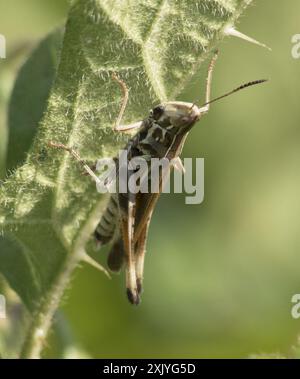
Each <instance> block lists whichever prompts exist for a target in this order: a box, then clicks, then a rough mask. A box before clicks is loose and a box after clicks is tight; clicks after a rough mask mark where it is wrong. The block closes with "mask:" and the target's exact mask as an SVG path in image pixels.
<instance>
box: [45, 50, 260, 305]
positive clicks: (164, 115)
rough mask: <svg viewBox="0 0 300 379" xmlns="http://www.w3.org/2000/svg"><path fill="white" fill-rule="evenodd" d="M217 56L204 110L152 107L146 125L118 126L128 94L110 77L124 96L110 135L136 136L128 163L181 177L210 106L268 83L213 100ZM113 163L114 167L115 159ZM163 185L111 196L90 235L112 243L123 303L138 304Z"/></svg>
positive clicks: (112, 265) (178, 104)
mask: <svg viewBox="0 0 300 379" xmlns="http://www.w3.org/2000/svg"><path fill="white" fill-rule="evenodd" d="M217 55H218V53H217V52H215V54H214V55H213V58H212V60H211V62H210V64H209V67H208V73H207V78H206V94H205V103H204V104H202V105H201V106H198V105H196V104H195V103H189V102H182V101H169V102H165V103H162V104H159V105H157V106H155V107H154V108H153V109H152V110H151V111H150V114H149V115H148V117H146V118H145V119H144V120H142V121H138V122H135V123H132V124H130V125H121V120H122V117H123V114H124V112H125V109H126V105H127V101H128V88H127V86H126V84H125V83H124V82H123V81H122V80H121V79H120V78H119V77H117V76H116V75H115V74H113V79H114V80H115V81H116V82H117V83H118V84H119V85H120V87H121V90H122V92H123V101H122V105H121V109H120V112H119V115H118V117H117V120H116V125H115V127H114V130H115V131H116V132H127V131H129V130H137V133H136V134H135V135H134V136H133V137H132V138H131V139H130V140H129V142H128V143H127V145H126V146H125V151H126V152H127V159H128V160H130V159H132V158H134V157H139V156H141V157H146V158H147V159H148V160H150V159H151V158H167V159H168V161H169V162H170V166H172V167H174V168H176V169H178V170H182V171H183V170H184V168H183V165H182V162H181V160H180V154H181V151H182V148H183V145H184V143H185V140H186V138H187V136H188V134H189V132H190V130H191V129H192V127H193V126H194V125H195V124H196V122H197V121H199V120H200V118H201V117H202V116H203V115H205V114H206V113H207V112H208V111H209V108H210V104H211V103H213V102H215V101H217V100H220V99H222V98H224V97H226V96H229V95H231V94H233V93H235V92H237V91H240V90H241V89H244V88H246V87H250V86H252V85H255V84H259V83H263V82H265V81H266V80H265V79H262V80H255V81H252V82H248V83H246V84H243V85H241V86H239V87H238V88H235V89H234V90H232V91H230V92H228V93H226V94H224V95H222V96H220V97H217V98H215V99H213V100H211V99H210V94H211V82H212V73H213V68H214V65H215V62H216V60H217ZM50 146H52V147H56V148H61V149H64V150H67V151H68V152H69V153H71V154H72V155H73V156H74V157H75V159H76V160H78V161H79V162H80V163H81V164H82V165H83V167H84V169H85V171H86V172H87V174H89V175H90V176H91V177H92V178H93V179H94V180H95V181H97V176H96V175H95V173H94V171H93V170H92V169H91V168H90V167H89V166H88V165H87V164H86V163H85V162H84V161H83V160H81V158H80V156H79V155H78V153H77V152H76V151H75V150H74V149H73V148H70V147H68V146H65V145H63V144H59V143H53V142H50ZM115 160H116V161H117V158H115ZM131 174H132V171H130V170H129V171H128V176H127V177H128V178H129V177H130V175H131ZM117 180H119V178H117ZM162 181H163V173H161V174H160V177H159V190H158V191H157V192H156V193H142V192H137V193H132V192H130V191H129V192H127V193H120V192H118V191H116V193H115V194H111V197H110V200H109V202H108V205H107V208H106V210H105V212H104V214H103V216H102V218H101V219H100V222H99V224H98V225H97V227H96V230H95V231H94V237H95V239H96V240H97V241H98V243H99V244H100V245H101V246H102V245H105V244H107V243H112V247H111V250H110V253H109V255H108V261H107V262H108V267H109V269H110V270H111V271H113V272H119V271H120V269H121V268H122V266H123V264H125V270H126V289H127V297H128V299H129V301H130V303H132V304H135V305H138V304H139V303H140V296H141V292H142V282H143V271H144V258H145V251H146V241H147V234H148V229H149V225H150V221H151V217H152V213H153V210H154V208H155V205H156V202H157V200H158V198H159V195H160V193H161V188H162Z"/></svg>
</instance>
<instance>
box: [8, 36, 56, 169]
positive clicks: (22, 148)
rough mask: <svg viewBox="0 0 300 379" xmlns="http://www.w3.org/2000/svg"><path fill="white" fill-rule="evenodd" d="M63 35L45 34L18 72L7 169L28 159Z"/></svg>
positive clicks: (45, 103) (51, 81)
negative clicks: (46, 35)
mask: <svg viewBox="0 0 300 379" xmlns="http://www.w3.org/2000/svg"><path fill="white" fill-rule="evenodd" d="M62 37H63V31H62V30H57V31H55V32H53V33H51V34H50V35H49V36H48V37H46V38H45V39H44V40H43V41H42V42H41V43H40V44H39V45H38V47H37V48H36V49H35V50H34V51H33V53H32V54H31V56H30V57H29V59H28V60H27V61H26V62H25V63H24V65H23V66H22V67H21V69H20V71H19V73H18V76H17V80H16V82H15V85H14V88H13V91H12V94H11V99H10V104H9V109H8V128H9V145H8V149H7V160H6V168H7V169H8V170H11V169H13V168H15V167H16V166H17V165H19V164H20V163H22V162H23V161H24V160H25V158H26V152H27V151H28V150H29V148H30V145H31V143H32V140H33V138H34V136H35V134H36V132H37V129H38V124H39V122H40V121H41V118H42V116H43V114H44V112H45V110H46V107H47V100H48V97H49V94H50V90H51V87H52V84H53V81H54V78H55V74H56V69H57V66H58V59H59V51H60V47H61V43H62Z"/></svg>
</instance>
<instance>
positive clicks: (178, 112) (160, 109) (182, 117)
mask: <svg viewBox="0 0 300 379" xmlns="http://www.w3.org/2000/svg"><path fill="white" fill-rule="evenodd" d="M200 116H201V112H200V108H198V107H197V105H195V104H192V103H185V102H183V101H171V102H168V103H163V104H159V105H157V106H156V107H155V108H153V109H152V110H151V111H150V117H151V118H153V119H154V120H155V122H157V123H158V124H159V125H160V126H161V127H168V126H174V127H177V128H180V127H184V126H187V125H189V126H190V125H193V124H194V123H195V122H196V121H198V120H199V118H200Z"/></svg>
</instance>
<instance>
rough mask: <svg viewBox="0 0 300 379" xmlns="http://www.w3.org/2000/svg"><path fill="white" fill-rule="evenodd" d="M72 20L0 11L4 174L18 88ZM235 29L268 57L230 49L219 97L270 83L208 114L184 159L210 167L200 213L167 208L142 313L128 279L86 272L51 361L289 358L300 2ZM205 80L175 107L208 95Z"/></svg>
mask: <svg viewBox="0 0 300 379" xmlns="http://www.w3.org/2000/svg"><path fill="white" fill-rule="evenodd" d="M275 4H276V5H275ZM67 9H68V4H67V1H64V0H56V1H53V0H26V1H21V0H11V1H4V0H0V33H1V34H4V35H5V36H6V39H7V56H8V57H7V59H6V60H2V61H1V62H0V112H1V115H0V156H1V158H0V169H1V170H2V173H3V172H4V167H5V149H6V143H7V142H6V141H7V135H8V131H7V127H6V108H7V102H8V98H9V94H10V91H11V88H12V85H13V81H14V78H15V77H16V75H17V71H18V68H19V67H20V65H21V64H22V62H23V61H24V60H25V59H26V57H27V56H28V55H29V53H30V51H31V48H32V47H33V46H34V45H35V44H36V43H38V41H39V39H41V38H43V37H44V36H45V35H46V34H47V33H48V32H50V31H51V30H52V29H53V28H55V27H57V26H59V25H60V24H62V23H63V22H64V20H65V17H66V14H67ZM238 28H239V29H240V30H241V31H242V32H244V33H246V34H249V35H251V36H253V37H254V38H257V39H258V40H260V41H261V42H264V43H266V44H267V45H268V46H270V47H271V48H272V52H269V51H267V50H265V49H263V48H260V47H257V46H254V45H251V44H248V43H246V42H243V41H241V40H237V39H233V38H227V39H226V40H225V41H224V42H223V43H222V44H221V46H220V50H221V54H220V58H219V61H218V63H217V67H216V70H215V73H214V80H213V95H214V96H217V95H220V94H222V93H223V92H225V91H227V90H229V89H231V88H233V87H234V86H236V85H238V84H240V83H242V82H245V81H248V80H253V79H260V78H264V77H267V78H270V79H271V81H270V82H269V83H268V84H266V85H263V86H259V87H255V88H252V89H249V90H247V91H245V92H241V93H239V94H238V95H234V96H232V97H230V98H227V99H224V100H223V101H222V102H219V103H217V104H215V105H213V106H212V108H211V111H210V113H209V115H208V116H206V117H205V118H203V119H202V120H201V122H200V123H199V124H198V125H197V127H195V128H194V130H193V131H192V133H191V135H190V137H189V139H188V141H187V143H186V145H185V148H184V151H183V156H186V157H204V158H205V201H204V203H203V204H200V205H193V206H192V205H189V206H188V205H185V202H184V196H185V195H184V194H176V195H175V194H174V195H163V196H162V197H161V200H160V201H159V204H158V207H157V209H156V211H155V214H154V217H153V222H152V226H151V230H150V236H149V241H148V249H147V251H148V255H147V258H146V268H145V292H144V296H143V301H142V304H141V306H139V307H137V308H136V307H132V306H130V305H129V304H128V303H127V300H126V297H125V296H124V283H123V279H124V278H123V275H121V276H115V277H114V278H113V280H112V281H108V280H107V278H106V277H104V276H103V275H101V274H100V273H99V272H97V271H96V270H94V269H93V268H89V267H86V266H84V267H83V268H82V269H79V270H77V272H76V273H75V275H74V278H73V285H72V287H71V288H70V289H69V291H68V293H67V296H66V297H65V301H64V302H63V305H62V307H61V312H60V314H59V320H60V321H59V323H58V325H59V327H56V328H55V329H54V331H53V332H52V333H51V336H50V341H49V344H48V346H47V348H46V352H45V356H47V357H56V356H58V355H60V354H61V351H62V349H63V348H64V347H65V345H66V344H67V345H68V346H69V348H70V349H69V352H70V355H71V356H72V354H73V353H72V351H73V350H72V346H73V344H74V346H80V348H81V349H82V350H81V351H84V352H85V354H86V355H88V356H91V357H107V358H113V357H114V358H127V357H135V358H140V357H148V358H154V357H165V358H167V357H185V358H191V357H247V356H249V355H251V354H253V353H277V352H281V353H283V354H289V352H290V347H291V345H293V344H294V343H295V342H296V340H297V335H298V333H299V332H300V319H299V320H294V319H293V318H292V317H291V313H290V312H291V307H292V303H291V298H292V295H293V294H295V293H300V254H299V247H300V233H299V226H300V199H299V188H300V175H299V166H300V149H299V142H300V127H299V125H300V109H299V93H300V80H299V73H300V59H299V60H295V59H293V58H292V55H291V49H292V43H291V38H292V35H294V34H297V33H300V3H299V1H297V0H289V1H288V2H279V1H276V2H274V1H271V0H265V1H259V0H257V1H255V2H254V5H253V6H251V7H250V8H249V9H248V10H247V11H246V13H245V15H244V16H243V17H242V19H241V22H240V24H239V27H238ZM202 71H203V72H201V73H200V75H199V78H198V80H197V81H196V82H195V85H194V86H193V88H189V89H188V90H187V91H186V93H185V94H184V95H183V96H182V98H181V99H182V100H194V99H195V98H199V95H200V96H201V95H203V83H204V69H203V70H202ZM100 254H101V252H100ZM102 258H103V262H104V261H105V256H103V257H102ZM74 346H73V347H74ZM74 354H75V353H74ZM73 356H74V355H73Z"/></svg>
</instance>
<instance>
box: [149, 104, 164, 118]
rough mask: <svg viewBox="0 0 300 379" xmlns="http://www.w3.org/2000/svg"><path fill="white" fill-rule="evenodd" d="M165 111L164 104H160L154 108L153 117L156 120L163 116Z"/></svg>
mask: <svg viewBox="0 0 300 379" xmlns="http://www.w3.org/2000/svg"><path fill="white" fill-rule="evenodd" d="M163 113H164V107H163V106H162V105H158V106H157V107H155V108H153V110H152V117H153V118H154V119H155V120H158V119H159V118H160V117H161V116H162V114H163Z"/></svg>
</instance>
